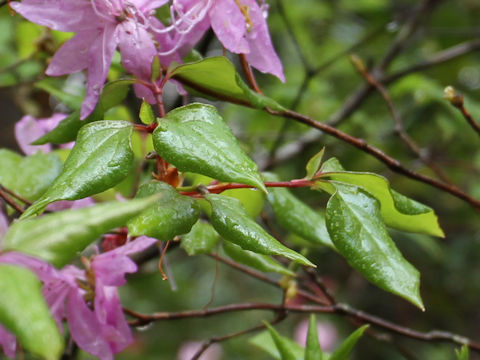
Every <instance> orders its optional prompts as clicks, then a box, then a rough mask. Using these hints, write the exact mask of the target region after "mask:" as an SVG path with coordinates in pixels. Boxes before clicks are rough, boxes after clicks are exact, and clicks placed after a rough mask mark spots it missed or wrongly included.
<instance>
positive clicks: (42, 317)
mask: <svg viewBox="0 0 480 360" xmlns="http://www.w3.org/2000/svg"><path fill="white" fill-rule="evenodd" d="M0 279H2V280H1V281H0V293H1V294H2V296H0V323H2V325H4V326H5V327H6V328H7V329H8V330H10V331H11V332H12V333H13V334H15V335H16V336H17V338H18V340H19V342H20V344H21V345H22V347H23V348H24V349H26V350H28V351H30V352H32V353H33V354H35V355H37V356H40V357H42V358H44V359H47V360H56V359H59V358H60V356H61V355H62V352H63V337H62V336H61V335H60V333H59V331H58V328H57V325H56V324H55V321H54V320H53V319H52V317H51V315H50V310H49V308H48V306H47V304H46V302H45V299H44V298H43V295H42V290H41V284H40V281H39V280H38V279H37V277H36V276H35V275H34V274H33V273H32V272H31V271H30V270H27V269H24V268H21V267H17V266H12V265H3V264H1V265H0Z"/></svg>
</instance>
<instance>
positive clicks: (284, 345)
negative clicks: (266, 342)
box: [265, 322, 298, 360]
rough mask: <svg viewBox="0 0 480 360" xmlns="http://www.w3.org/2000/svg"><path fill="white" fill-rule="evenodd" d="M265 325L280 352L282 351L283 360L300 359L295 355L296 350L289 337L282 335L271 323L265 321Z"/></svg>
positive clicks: (281, 357)
mask: <svg viewBox="0 0 480 360" xmlns="http://www.w3.org/2000/svg"><path fill="white" fill-rule="evenodd" d="M265 326H266V327H267V329H268V331H269V332H270V336H271V337H272V339H273V341H274V343H275V346H276V347H277V350H278V352H279V353H280V359H281V360H298V358H297V357H296V356H295V353H294V351H293V350H292V349H291V348H290V342H289V341H287V340H289V339H288V338H285V337H283V336H281V335H280V334H279V333H278V332H277V330H275V329H274V328H273V327H272V326H271V325H270V324H269V323H267V322H265Z"/></svg>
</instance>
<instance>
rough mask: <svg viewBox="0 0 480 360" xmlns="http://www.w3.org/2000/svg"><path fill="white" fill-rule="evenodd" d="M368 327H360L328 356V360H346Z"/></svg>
mask: <svg viewBox="0 0 480 360" xmlns="http://www.w3.org/2000/svg"><path fill="white" fill-rule="evenodd" d="M369 326H370V325H363V326H362V327H360V328H358V329H357V330H355V331H354V332H353V333H352V334H351V335H350V336H349V337H348V338H347V339H346V340H345V341H344V342H343V343H342V345H340V346H339V347H338V349H337V350H335V352H334V353H333V354H332V355H330V358H329V360H348V356H349V355H350V353H351V352H352V350H353V347H354V346H355V344H356V343H357V342H358V340H360V338H361V337H362V335H363V333H364V332H365V330H367V329H368V327H369Z"/></svg>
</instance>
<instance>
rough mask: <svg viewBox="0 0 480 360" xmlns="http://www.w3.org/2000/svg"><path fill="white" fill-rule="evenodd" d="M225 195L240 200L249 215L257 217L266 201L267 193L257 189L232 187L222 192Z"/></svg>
mask: <svg viewBox="0 0 480 360" xmlns="http://www.w3.org/2000/svg"><path fill="white" fill-rule="evenodd" d="M222 195H223V196H230V197H232V198H235V199H238V200H240V202H241V203H242V205H243V207H244V208H245V211H246V212H247V214H248V216H250V217H251V218H255V217H257V216H258V215H259V214H260V213H261V212H262V209H263V205H264V203H265V193H263V192H262V191H259V190H257V189H231V190H226V191H223V192H222Z"/></svg>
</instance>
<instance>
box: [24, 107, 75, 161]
mask: <svg viewBox="0 0 480 360" xmlns="http://www.w3.org/2000/svg"><path fill="white" fill-rule="evenodd" d="M66 117H67V115H65V114H60V113H55V114H53V115H52V116H51V117H49V118H43V119H37V118H35V117H33V116H31V115H25V116H24V117H22V118H21V119H20V120H19V121H17V123H16V124H15V138H16V139H17V143H18V146H20V149H22V151H23V152H24V153H25V155H32V154H35V153H36V152H37V151H41V152H43V153H48V152H50V151H52V145H50V144H44V145H31V143H32V142H34V141H35V140H37V139H38V138H40V137H42V136H43V135H45V134H46V133H48V132H50V131H51V130H53V129H55V128H56V127H57V125H58V124H59V123H60V121H62V120H63V119H65V118H66ZM72 146H73V142H72V143H68V144H62V145H61V147H64V148H71V147H72Z"/></svg>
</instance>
